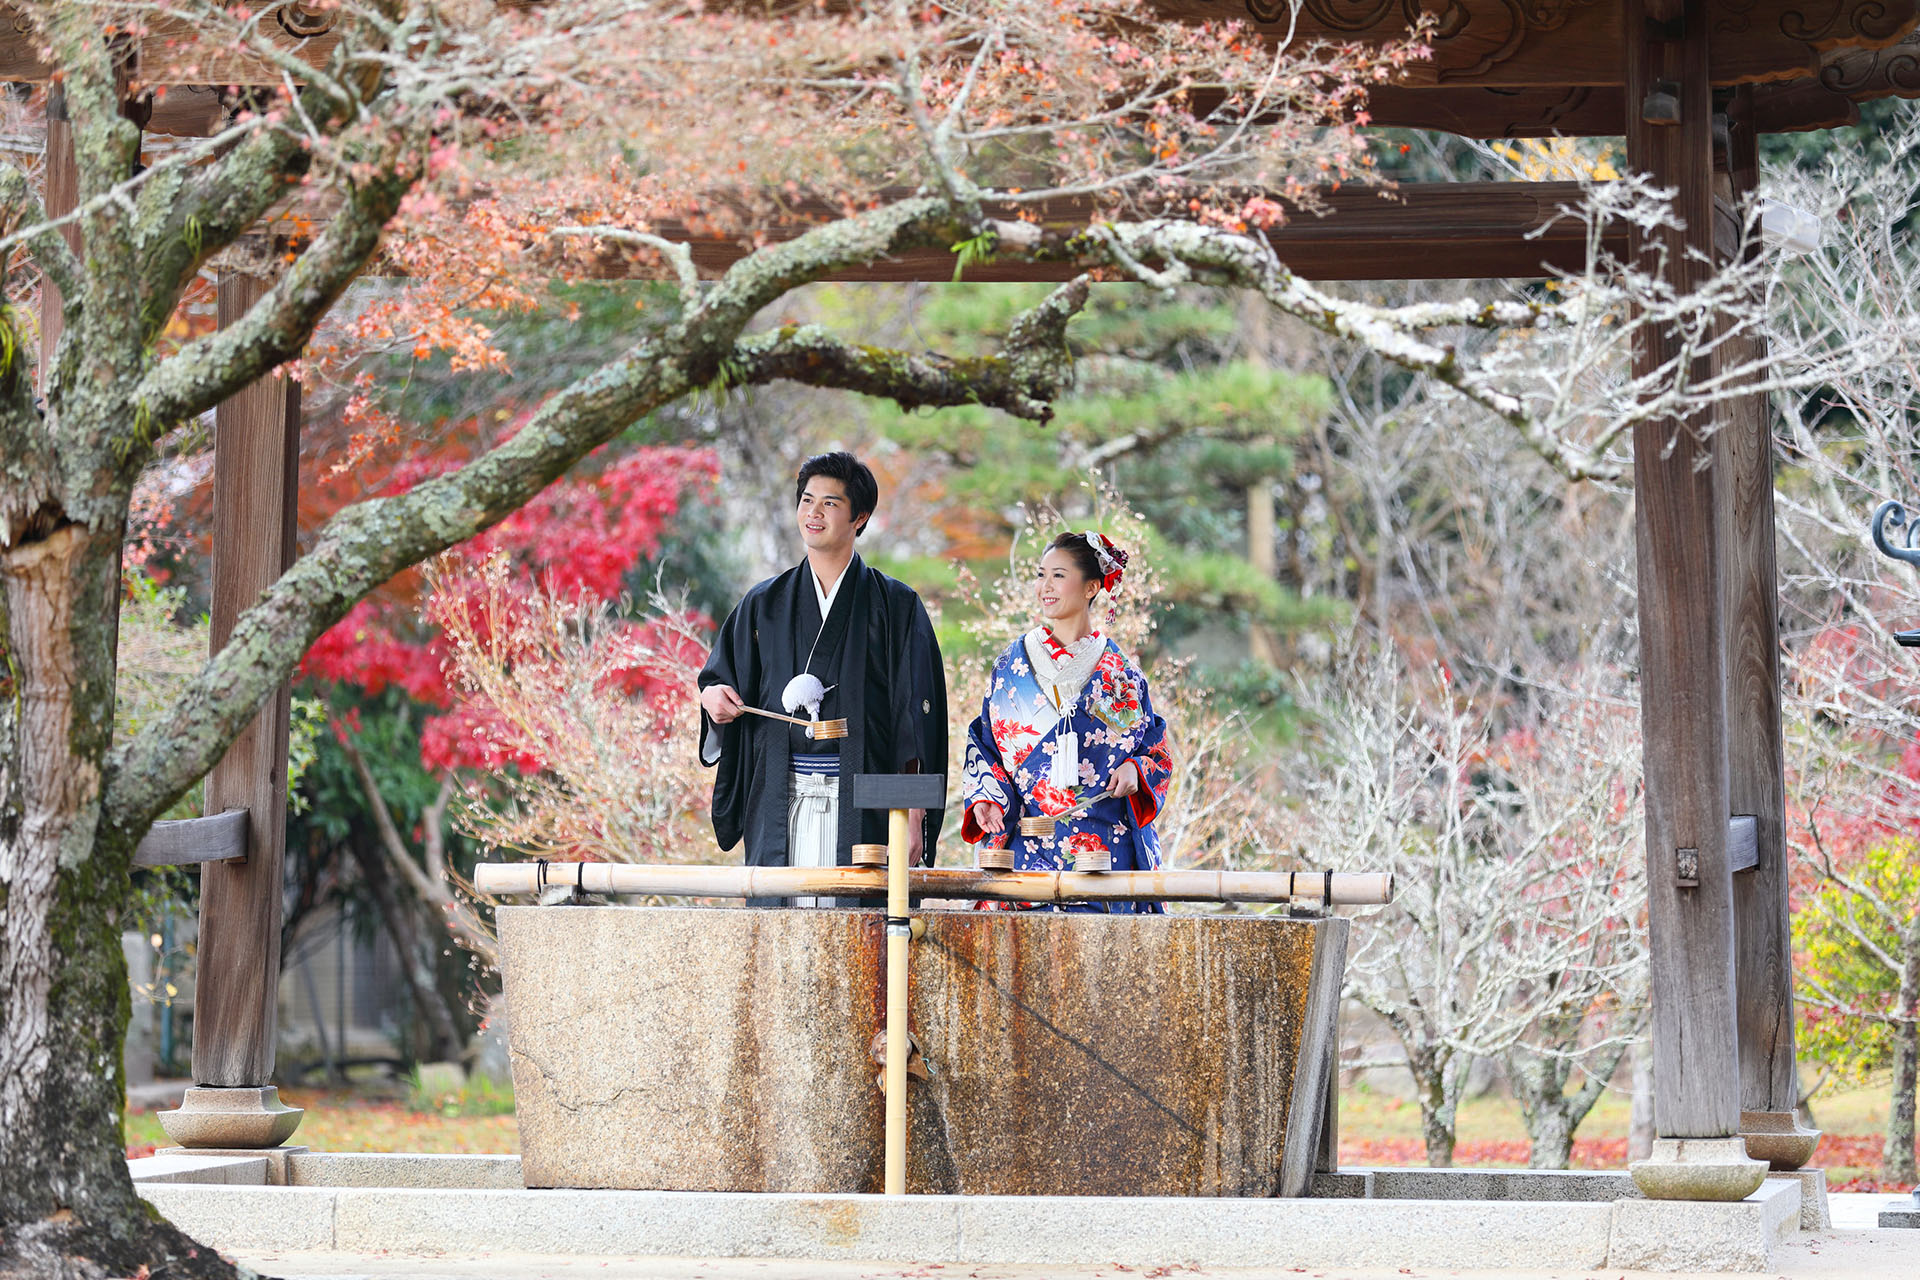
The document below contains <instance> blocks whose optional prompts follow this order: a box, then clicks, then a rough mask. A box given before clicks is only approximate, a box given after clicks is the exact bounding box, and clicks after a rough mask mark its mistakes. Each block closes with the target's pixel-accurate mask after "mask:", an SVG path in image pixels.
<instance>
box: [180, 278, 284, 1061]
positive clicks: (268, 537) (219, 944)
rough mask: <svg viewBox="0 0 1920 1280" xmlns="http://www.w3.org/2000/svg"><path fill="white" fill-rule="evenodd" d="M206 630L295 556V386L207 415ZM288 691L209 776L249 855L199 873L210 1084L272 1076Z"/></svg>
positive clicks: (202, 1014) (196, 1037) (269, 389)
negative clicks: (209, 568) (239, 825)
mask: <svg viewBox="0 0 1920 1280" xmlns="http://www.w3.org/2000/svg"><path fill="white" fill-rule="evenodd" d="M219 290H220V298H219V314H220V324H221V326H222V327H225V326H226V325H229V324H232V323H233V322H234V321H236V320H238V319H239V318H240V317H241V316H242V315H244V314H246V311H247V308H249V307H250V306H252V305H253V303H254V301H255V300H256V299H257V298H259V297H260V295H261V294H262V293H264V292H265V291H266V283H265V282H264V281H261V280H257V279H254V278H253V277H250V276H241V275H223V276H222V277H221V279H220V286H219ZM213 448H214V453H213V463H214V465H213V617H212V624H213V634H212V644H213V648H214V649H215V650H216V651H217V650H218V649H219V648H220V647H221V646H222V645H224V644H225V643H226V641H227V637H228V635H230V634H231V633H232V631H233V625H234V622H235V620H236V619H237V618H238V617H239V616H240V614H241V612H242V611H244V610H245V609H246V608H247V607H248V606H249V605H251V604H252V603H253V602H254V601H255V600H256V599H257V598H258V597H259V595H260V593H261V591H262V590H264V589H265V588H266V587H268V586H270V585H272V583H273V582H274V581H275V580H276V579H277V578H279V576H280V575H281V574H282V573H283V572H285V571H286V568H287V566H288V565H290V564H292V563H293V556H294V534H295V525H294V514H295V498H296V493H297V489H298V477H299V462H300V384H299V383H297V382H295V381H294V380H293V379H292V378H289V377H268V378H264V379H262V380H261V381H259V382H256V383H254V384H253V385H252V386H250V387H248V388H247V389H246V390H244V391H242V392H240V393H239V394H238V395H236V396H234V397H233V398H231V399H229V400H227V401H226V402H225V403H223V404H222V405H221V406H220V407H219V409H218V410H216V411H215V414H214V445H213ZM288 696H289V695H288V690H287V688H286V687H285V686H283V687H282V688H281V689H280V691H279V693H277V694H276V695H275V696H274V697H273V699H272V700H271V701H269V702H268V704H267V705H266V706H265V707H263V708H261V710H260V713H259V714H258V715H257V716H255V717H254V719H253V720H252V721H251V722H250V723H249V724H248V725H247V727H246V728H245V729H244V730H243V731H242V732H241V734H240V737H239V738H238V739H237V740H236V741H235V742H234V744H233V746H232V748H231V749H230V750H228V752H227V754H226V756H225V757H224V758H223V759H222V760H221V761H220V763H219V764H218V765H216V766H214V770H213V772H212V773H211V774H210V775H208V777H207V803H206V811H207V813H208V814H215V813H221V812H223V811H225V810H228V809H245V810H247V812H248V815H249V819H248V831H247V838H248V844H247V849H248V852H247V857H246V858H245V859H244V860H242V861H236V862H219V863H209V864H207V866H206V868H205V869H204V870H203V871H202V872H201V876H200V961H199V962H200V968H199V978H198V985H197V990H196V993H195V996H194V1017H193V1078H194V1081H195V1083H197V1084H199V1085H201V1086H202V1087H208V1088H259V1087H262V1086H265V1085H266V1084H267V1082H268V1081H269V1080H270V1079H271V1078H272V1076H273V1056H274V1036H275V1033H276V1030H277V1001H278V996H279V981H280V926H281V914H282V907H281V881H280V877H281V862H282V858H283V854H284V851H285V843H286V811H287V715H288Z"/></svg>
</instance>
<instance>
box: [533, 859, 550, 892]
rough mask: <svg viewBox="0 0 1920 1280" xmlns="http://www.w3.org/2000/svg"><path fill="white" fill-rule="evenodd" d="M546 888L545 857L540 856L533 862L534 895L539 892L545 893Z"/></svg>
mask: <svg viewBox="0 0 1920 1280" xmlns="http://www.w3.org/2000/svg"><path fill="white" fill-rule="evenodd" d="M546 889H547V860H546V859H545V858H541V859H539V860H538V861H537V862H536V863H535V864H534V873H533V892H534V896H536V897H538V896H539V895H540V894H542V893H545V892H546Z"/></svg>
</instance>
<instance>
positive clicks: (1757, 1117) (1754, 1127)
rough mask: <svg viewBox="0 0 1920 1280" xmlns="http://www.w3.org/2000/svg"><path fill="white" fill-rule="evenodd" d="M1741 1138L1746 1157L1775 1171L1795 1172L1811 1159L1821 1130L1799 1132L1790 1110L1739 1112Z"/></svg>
mask: <svg viewBox="0 0 1920 1280" xmlns="http://www.w3.org/2000/svg"><path fill="white" fill-rule="evenodd" d="M1740 1136H1741V1137H1743V1138H1745V1139H1746V1140H1747V1154H1748V1155H1750V1156H1752V1157H1753V1158H1754V1159H1755V1160H1765V1161H1766V1162H1767V1164H1768V1165H1769V1166H1770V1167H1772V1168H1774V1169H1778V1170H1782V1171H1784V1170H1788V1169H1798V1168H1799V1167H1800V1166H1801V1165H1804V1164H1805V1163H1806V1162H1807V1161H1809V1160H1811V1159H1813V1149H1814V1148H1815V1147H1817V1146H1819V1145H1820V1130H1818V1129H1802V1128H1801V1127H1800V1122H1799V1121H1798V1120H1796V1119H1795V1118H1794V1114H1793V1112H1791V1111H1742V1112H1741V1113H1740Z"/></svg>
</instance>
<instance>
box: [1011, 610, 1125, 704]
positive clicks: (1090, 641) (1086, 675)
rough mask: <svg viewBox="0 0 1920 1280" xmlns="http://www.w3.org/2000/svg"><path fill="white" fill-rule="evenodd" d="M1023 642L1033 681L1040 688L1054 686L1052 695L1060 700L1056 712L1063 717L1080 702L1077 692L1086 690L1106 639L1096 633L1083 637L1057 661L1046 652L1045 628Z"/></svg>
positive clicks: (1032, 632)
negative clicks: (1068, 709) (1039, 685)
mask: <svg viewBox="0 0 1920 1280" xmlns="http://www.w3.org/2000/svg"><path fill="white" fill-rule="evenodd" d="M1023 639H1024V640H1025V643H1026V650H1027V661H1028V662H1031V663H1032V664H1033V675H1034V679H1036V680H1038V681H1039V682H1040V683H1041V684H1043V685H1051V686H1053V691H1054V693H1055V694H1056V695H1057V696H1058V697H1059V699H1060V706H1059V710H1060V711H1061V713H1063V714H1064V713H1065V711H1066V710H1067V708H1069V707H1071V706H1073V705H1074V704H1075V703H1077V702H1078V701H1080V691H1081V690H1083V689H1085V688H1086V687H1087V681H1088V680H1089V679H1090V678H1091V677H1092V675H1093V669H1094V668H1095V667H1096V666H1098V665H1099V664H1100V658H1101V656H1102V655H1103V654H1105V653H1106V651H1107V638H1106V637H1105V636H1103V635H1101V634H1100V633H1099V632H1097V631H1096V632H1093V633H1092V634H1090V635H1085V636H1082V637H1080V639H1078V640H1076V641H1074V642H1073V643H1072V644H1070V645H1068V646H1067V652H1068V656H1067V657H1066V658H1065V659H1063V660H1056V659H1055V658H1054V656H1053V654H1052V653H1050V652H1048V650H1047V629H1046V628H1045V627H1035V628H1034V629H1033V630H1031V631H1029V632H1027V634H1026V635H1025V637H1023Z"/></svg>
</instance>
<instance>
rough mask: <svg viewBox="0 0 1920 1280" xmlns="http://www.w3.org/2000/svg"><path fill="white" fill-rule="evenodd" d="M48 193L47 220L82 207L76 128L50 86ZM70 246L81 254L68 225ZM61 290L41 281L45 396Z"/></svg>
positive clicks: (63, 99)
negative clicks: (74, 144)
mask: <svg viewBox="0 0 1920 1280" xmlns="http://www.w3.org/2000/svg"><path fill="white" fill-rule="evenodd" d="M45 163H46V192H45V197H44V203H45V205H46V210H47V216H48V217H49V218H58V217H61V216H63V215H65V214H69V213H72V212H73V211H74V209H75V208H77V207H78V206H79V204H80V166H79V165H78V164H77V163H75V161H74V158H73V125H72V124H71V123H70V122H69V121H68V120H67V95H66V94H65V93H64V92H63V91H62V90H61V88H60V86H59V85H49V86H47V144H46V159H45ZM60 234H61V235H62V236H64V237H66V241H67V245H68V246H69V247H70V248H71V249H72V250H73V252H74V254H75V255H76V256H77V255H79V253H80V227H79V224H78V223H71V222H70V223H68V224H67V225H65V226H63V227H61V228H60ZM61 305H62V298H61V296H60V288H59V286H58V285H56V284H54V282H53V281H52V280H50V279H48V278H47V277H45V276H42V277H41V279H40V365H39V371H40V390H41V391H42V392H43V393H44V392H45V391H46V389H47V381H48V379H49V378H50V377H51V376H52V372H53V349H54V347H55V346H57V345H59V342H60V331H61V330H62V329H63V328H64V327H65V325H64V322H63V320H62V317H61Z"/></svg>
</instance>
